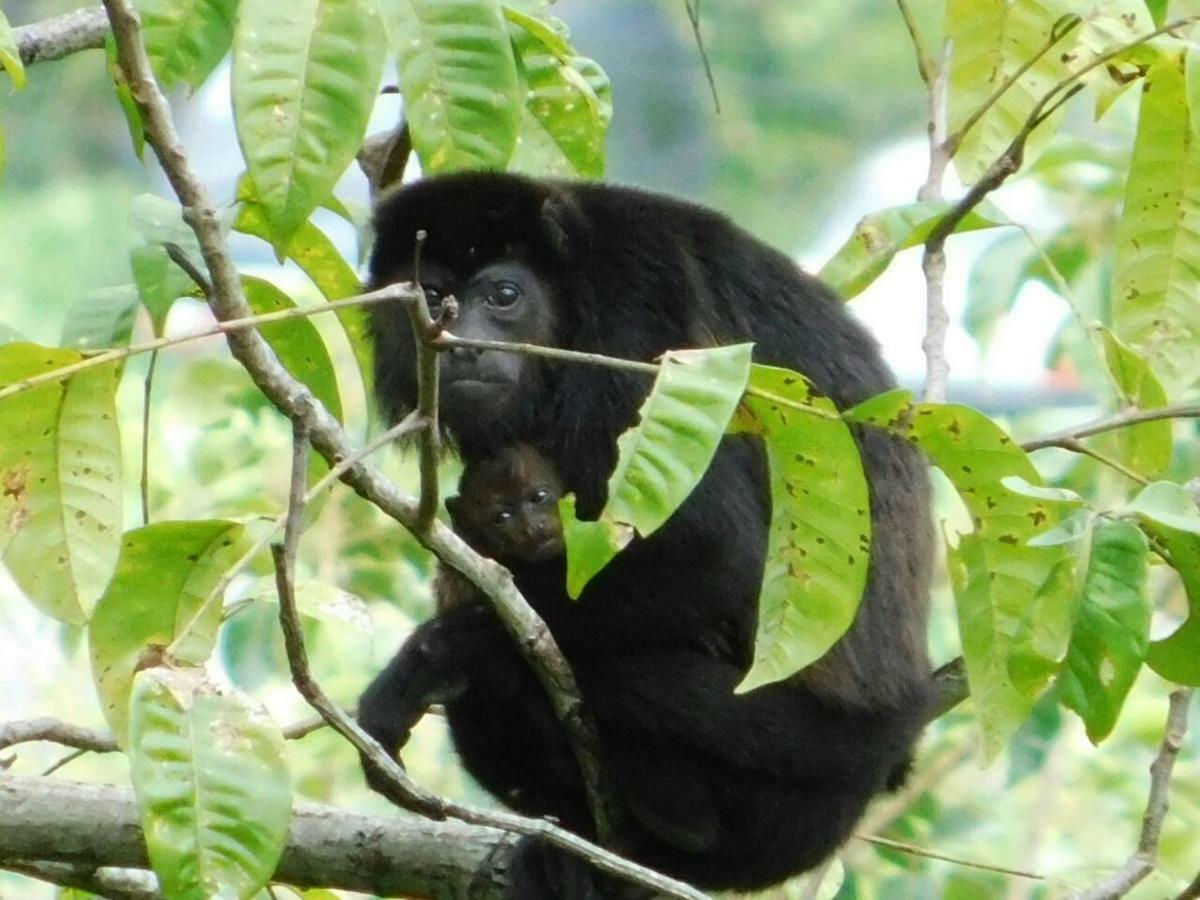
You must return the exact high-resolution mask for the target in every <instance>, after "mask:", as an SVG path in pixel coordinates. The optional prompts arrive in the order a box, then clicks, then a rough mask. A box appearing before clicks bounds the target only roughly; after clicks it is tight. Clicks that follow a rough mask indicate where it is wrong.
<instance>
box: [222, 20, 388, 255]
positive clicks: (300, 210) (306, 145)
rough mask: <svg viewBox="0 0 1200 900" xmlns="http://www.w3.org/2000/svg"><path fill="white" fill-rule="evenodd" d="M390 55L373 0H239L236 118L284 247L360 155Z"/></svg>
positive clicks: (255, 179) (235, 44)
mask: <svg viewBox="0 0 1200 900" xmlns="http://www.w3.org/2000/svg"><path fill="white" fill-rule="evenodd" d="M384 55H385V42H384V36H383V30H382V28H381V27H380V22H379V18H378V13H377V8H376V4H375V2H374V0H294V2H290V3H280V2H278V0H240V3H239V5H238V14H237V25H236V29H235V33H234V38H233V87H232V90H233V113H234V122H235V124H236V125H237V133H238V141H239V143H240V144H241V147H242V154H243V156H245V158H246V165H247V167H248V170H249V175H250V179H251V180H252V181H253V182H254V186H255V189H256V191H257V195H258V197H259V199H260V200H261V201H262V204H263V210H264V213H265V215H266V219H267V222H268V223H269V224H270V227H271V235H272V241H271V243H272V244H273V245H274V246H275V247H276V249H277V250H278V249H280V248H282V247H284V246H286V244H287V241H288V240H289V239H290V238H291V236H292V235H293V234H295V233H296V231H297V230H298V229H299V228H300V226H301V225H303V223H304V221H305V220H306V219H307V218H308V216H309V213H311V212H312V211H313V210H314V209H316V208H317V207H318V206H319V205H321V204H322V203H323V202H324V201H325V199H326V197H328V195H329V193H330V191H332V189H333V186H334V183H335V182H336V181H337V180H338V178H339V177H340V176H341V174H342V172H344V171H345V169H346V166H347V165H349V163H350V162H351V161H352V160H353V159H354V154H355V153H356V152H357V151H358V148H359V146H360V145H361V144H362V140H363V135H364V133H365V132H366V127H367V119H368V117H369V116H370V114H371V109H372V107H373V105H374V101H375V96H376V92H377V91H378V88H379V79H380V74H381V72H382V67H383V60H384Z"/></svg>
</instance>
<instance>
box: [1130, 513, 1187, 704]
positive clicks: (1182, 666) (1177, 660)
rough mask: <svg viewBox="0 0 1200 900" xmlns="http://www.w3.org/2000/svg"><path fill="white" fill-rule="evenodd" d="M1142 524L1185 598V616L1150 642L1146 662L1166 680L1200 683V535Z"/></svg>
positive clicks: (1145, 521) (1150, 522) (1148, 521)
mask: <svg viewBox="0 0 1200 900" xmlns="http://www.w3.org/2000/svg"><path fill="white" fill-rule="evenodd" d="M1141 523H1142V528H1143V529H1145V531H1146V532H1147V533H1148V534H1150V536H1151V537H1153V538H1154V540H1155V543H1156V545H1157V547H1160V548H1162V549H1163V550H1164V551H1165V552H1166V554H1167V556H1168V557H1169V559H1170V562H1171V566H1172V568H1174V569H1175V571H1176V572H1177V573H1178V574H1179V578H1180V580H1181V581H1182V582H1183V589H1184V591H1185V593H1186V594H1187V601H1188V618H1187V619H1186V620H1185V621H1184V623H1183V624H1182V625H1180V626H1179V628H1177V629H1176V630H1175V631H1174V632H1173V633H1172V634H1170V635H1168V636H1167V637H1165V638H1163V639H1162V640H1159V641H1154V642H1153V643H1152V644H1151V645H1150V652H1149V653H1148V654H1147V656H1146V663H1147V665H1149V666H1150V668H1152V669H1153V670H1154V671H1155V672H1157V673H1158V674H1159V675H1161V676H1162V677H1163V678H1166V679H1167V680H1169V681H1174V682H1176V683H1178V684H1190V685H1193V686H1200V536H1197V535H1196V534H1194V533H1192V532H1189V531H1180V530H1178V529H1175V528H1170V527H1167V526H1165V525H1163V524H1161V523H1159V522H1157V521H1154V520H1153V519H1147V518H1145V517H1142V519H1141Z"/></svg>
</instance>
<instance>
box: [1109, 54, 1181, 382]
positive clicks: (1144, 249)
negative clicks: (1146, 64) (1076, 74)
mask: <svg viewBox="0 0 1200 900" xmlns="http://www.w3.org/2000/svg"><path fill="white" fill-rule="evenodd" d="M1146 77H1147V88H1146V90H1144V91H1143V93H1142V107H1141V114H1140V116H1139V119H1138V134H1137V140H1136V142H1135V144H1134V149H1133V160H1132V163H1131V164H1130V169H1129V179H1128V181H1127V183H1126V188H1125V204H1124V213H1123V215H1122V217H1121V221H1120V224H1119V225H1118V227H1117V246H1116V260H1115V264H1114V265H1115V271H1114V276H1113V294H1112V305H1113V309H1112V315H1113V323H1114V327H1115V330H1116V333H1117V335H1118V336H1119V337H1120V338H1121V339H1122V340H1123V341H1125V342H1127V343H1129V344H1130V345H1132V346H1133V347H1135V348H1136V349H1138V350H1140V351H1141V352H1142V353H1143V354H1144V355H1145V357H1146V359H1148V360H1149V361H1150V364H1151V365H1152V366H1153V368H1154V370H1155V372H1156V373H1157V374H1158V376H1159V377H1160V378H1161V379H1162V380H1163V384H1164V385H1165V386H1166V388H1167V394H1168V395H1169V396H1173V395H1174V393H1175V392H1176V391H1178V390H1180V389H1183V388H1186V387H1188V386H1189V385H1192V384H1194V383H1195V382H1196V380H1197V378H1200V279H1198V278H1197V272H1200V142H1198V141H1197V140H1196V133H1195V131H1194V129H1193V127H1192V124H1191V123H1190V121H1189V117H1188V104H1187V96H1186V92H1185V90H1184V75H1183V59H1182V57H1181V56H1178V55H1167V54H1164V56H1163V58H1162V59H1161V61H1160V62H1159V63H1157V64H1156V65H1155V66H1154V67H1153V68H1152V69H1151V70H1150V72H1149V74H1148V75H1147V76H1146Z"/></svg>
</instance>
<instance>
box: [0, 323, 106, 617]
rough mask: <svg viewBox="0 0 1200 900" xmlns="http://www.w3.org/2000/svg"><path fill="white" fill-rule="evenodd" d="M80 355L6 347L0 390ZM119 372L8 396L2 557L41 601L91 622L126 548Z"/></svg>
mask: <svg viewBox="0 0 1200 900" xmlns="http://www.w3.org/2000/svg"><path fill="white" fill-rule="evenodd" d="M82 359H83V355H82V354H80V353H78V352H77V351H74V350H60V349H56V348H49V347H39V346H37V345H36V344H23V343H19V344H5V345H4V346H3V347H0V388H3V387H6V386H8V385H12V384H15V383H17V382H20V381H23V380H24V379H26V378H29V377H31V376H34V375H41V374H43V373H46V372H50V371H53V370H55V369H61V368H63V367H65V366H68V365H71V364H73V363H77V362H80V361H81V360H82ZM119 372H120V370H119V368H118V366H116V365H115V364H114V365H108V366H101V367H99V368H96V369H90V370H88V371H85V372H81V373H79V374H78V375H75V376H73V377H72V378H69V379H67V380H64V381H57V382H53V383H50V384H45V385H41V386H40V387H36V388H33V389H32V390H26V391H22V392H21V393H18V394H14V395H12V396H10V397H6V398H4V399H3V400H0V435H3V439H0V551H3V559H4V563H5V565H6V566H7V568H8V571H9V573H10V574H11V575H12V577H13V580H14V581H15V582H16V583H17V585H18V586H19V587H20V588H21V590H22V592H24V594H25V595H26V596H27V597H28V598H29V599H30V601H32V602H33V604H34V605H35V606H36V607H37V608H38V609H40V610H41V611H42V612H44V613H46V615H48V616H53V617H54V618H56V619H59V620H60V621H63V622H74V623H80V622H85V621H87V618H88V616H89V615H90V614H91V611H92V607H93V605H94V604H95V603H96V599H97V598H98V597H99V596H100V594H101V593H102V592H103V591H104V585H105V584H106V583H107V582H108V579H109V576H110V575H112V571H113V566H114V565H116V562H117V553H118V551H119V549H120V546H121V436H120V433H119V431H118V429H117V413H116V394H117V382H118V378H119Z"/></svg>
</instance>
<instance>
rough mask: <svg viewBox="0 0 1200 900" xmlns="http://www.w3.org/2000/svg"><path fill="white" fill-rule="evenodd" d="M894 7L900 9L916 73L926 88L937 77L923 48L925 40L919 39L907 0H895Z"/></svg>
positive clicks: (931, 60)
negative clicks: (914, 58)
mask: <svg viewBox="0 0 1200 900" xmlns="http://www.w3.org/2000/svg"><path fill="white" fill-rule="evenodd" d="M896 5H897V6H899V7H900V16H901V17H902V18H903V19H904V27H906V28H907V29H908V36H909V38H910V39H911V40H912V45H913V50H914V51H916V55H917V71H918V72H919V73H920V74H921V80H922V81H923V82H925V85H926V87H928V86H929V85H930V84H931V83H932V82H933V79H934V78H936V77H937V73H936V71H935V69H934V66H933V57H932V56H930V55H929V50H928V49H927V48H926V47H925V40H924V39H923V38H922V37H921V30H920V29H919V28H917V20H916V18H915V17H914V16H913V14H912V10H911V9H909V7H908V0H896Z"/></svg>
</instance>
